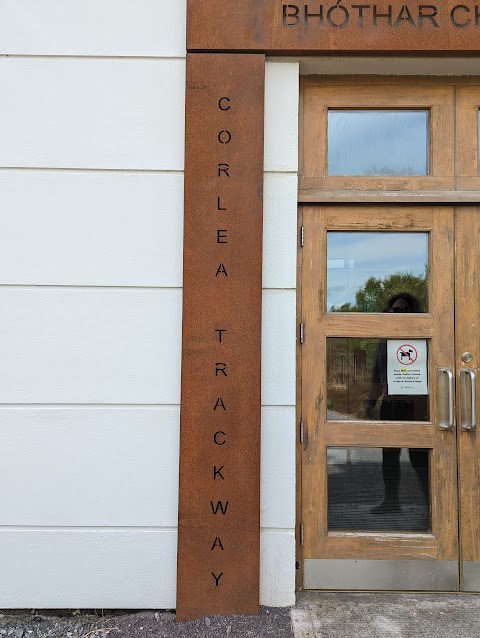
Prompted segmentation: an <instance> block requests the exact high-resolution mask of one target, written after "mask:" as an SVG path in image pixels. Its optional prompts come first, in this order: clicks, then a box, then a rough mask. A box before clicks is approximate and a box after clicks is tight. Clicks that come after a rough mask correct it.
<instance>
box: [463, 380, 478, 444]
mask: <svg viewBox="0 0 480 638" xmlns="http://www.w3.org/2000/svg"><path fill="white" fill-rule="evenodd" d="M460 400H461V415H462V416H461V419H462V432H475V430H476V429H477V411H476V401H475V370H474V369H473V368H462V369H461V370H460Z"/></svg>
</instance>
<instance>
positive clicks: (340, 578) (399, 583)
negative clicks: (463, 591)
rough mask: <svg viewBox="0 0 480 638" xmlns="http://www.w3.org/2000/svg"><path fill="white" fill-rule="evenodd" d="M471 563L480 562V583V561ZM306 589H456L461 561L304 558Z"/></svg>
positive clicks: (479, 570) (478, 575)
mask: <svg viewBox="0 0 480 638" xmlns="http://www.w3.org/2000/svg"><path fill="white" fill-rule="evenodd" d="M469 564H470V565H476V566H477V569H476V573H475V578H476V582H477V584H480V563H469ZM472 571H473V570H472ZM473 582H474V578H472V583H473ZM305 589H345V590H355V589H359V590H393V591H451V592H454V591H458V590H459V582H458V562H457V561H454V560H348V559H336V558H335V559H318V558H315V559H313V558H311V559H306V560H305ZM470 591H472V590H470Z"/></svg>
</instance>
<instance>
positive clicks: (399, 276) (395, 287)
mask: <svg viewBox="0 0 480 638" xmlns="http://www.w3.org/2000/svg"><path fill="white" fill-rule="evenodd" d="M399 292H409V293H410V294H411V295H413V296H414V297H416V298H417V299H418V300H419V302H420V308H421V309H422V312H425V310H426V309H427V273H426V272H425V274H424V275H414V274H413V273H411V272H396V273H393V274H392V275H388V276H387V277H385V278H384V279H380V278H378V277H369V278H368V279H367V281H366V282H365V283H364V284H363V286H361V287H360V288H359V289H358V290H357V292H356V293H355V303H354V304H351V303H349V302H348V303H344V304H342V305H341V306H331V308H330V312H383V311H384V310H385V308H386V306H387V302H388V300H389V299H390V298H391V297H393V295H395V294H397V293H399Z"/></svg>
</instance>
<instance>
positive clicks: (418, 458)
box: [327, 447, 431, 532]
mask: <svg viewBox="0 0 480 638" xmlns="http://www.w3.org/2000/svg"><path fill="white" fill-rule="evenodd" d="M429 452H430V450H427V449H421V448H411V449H399V448H383V449H382V448H344V447H335V448H334V447H330V448H328V449H327V471H328V528H329V529H330V530H372V531H422V532H429V531H431V519H430V480H429Z"/></svg>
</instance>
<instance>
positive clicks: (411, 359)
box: [397, 343, 418, 366]
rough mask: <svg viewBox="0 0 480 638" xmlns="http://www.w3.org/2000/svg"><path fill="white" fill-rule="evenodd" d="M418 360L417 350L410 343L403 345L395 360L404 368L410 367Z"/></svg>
mask: <svg viewBox="0 0 480 638" xmlns="http://www.w3.org/2000/svg"><path fill="white" fill-rule="evenodd" d="M417 358H418V352H417V349H416V348H415V347H414V346H412V344H411V343H404V344H403V345H401V346H400V348H399V349H398V350H397V360H398V361H399V362H400V363H401V364H404V365H406V366H411V365H412V363H415V361H416V360H417Z"/></svg>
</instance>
